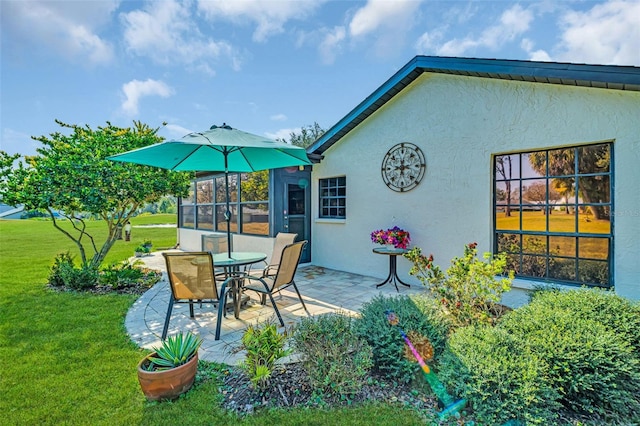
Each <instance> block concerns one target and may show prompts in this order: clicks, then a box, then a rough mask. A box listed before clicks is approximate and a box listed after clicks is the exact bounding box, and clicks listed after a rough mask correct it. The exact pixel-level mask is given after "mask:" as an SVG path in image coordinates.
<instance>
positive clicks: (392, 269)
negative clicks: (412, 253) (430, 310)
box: [373, 247, 411, 292]
mask: <svg viewBox="0 0 640 426" xmlns="http://www.w3.org/2000/svg"><path fill="white" fill-rule="evenodd" d="M407 251H408V250H405V249H401V248H386V247H377V248H374V249H373V252H374V253H375V254H382V255H385V256H389V275H387V278H386V279H385V280H384V281H383V282H381V283H380V284H377V285H376V288H378V287H381V286H383V285H385V284H387V283H393V284H394V285H395V286H396V291H397V292H400V290H399V289H398V283H400V284H402V285H403V286H405V287H411V286H410V285H409V284H407V283H405V282H403V281H402V280H401V279H400V277H399V276H398V270H397V264H398V260H397V259H396V258H397V256H402V255H403V254H405V253H406V252H407Z"/></svg>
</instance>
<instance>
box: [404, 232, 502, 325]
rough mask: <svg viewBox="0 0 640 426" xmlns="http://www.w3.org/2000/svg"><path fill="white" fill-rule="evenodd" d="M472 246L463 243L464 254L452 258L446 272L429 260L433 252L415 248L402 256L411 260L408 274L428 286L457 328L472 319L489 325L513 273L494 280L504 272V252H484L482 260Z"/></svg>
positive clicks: (474, 244) (471, 321) (431, 259)
mask: <svg viewBox="0 0 640 426" xmlns="http://www.w3.org/2000/svg"><path fill="white" fill-rule="evenodd" d="M476 246H477V244H476V243H471V244H467V245H466V246H465V247H464V256H463V257H456V258H454V259H452V260H451V266H450V267H449V268H448V269H447V272H446V274H445V273H444V272H442V270H441V269H440V267H438V266H437V265H435V264H434V263H433V255H430V256H429V257H427V256H425V255H423V254H422V251H421V250H420V248H419V247H415V248H413V249H411V250H409V252H407V253H406V254H405V255H404V256H405V257H406V258H407V259H408V260H409V261H411V262H412V263H413V267H412V268H411V270H410V271H409V274H411V275H415V276H416V277H417V278H418V279H419V280H420V281H421V282H422V284H423V285H425V286H427V287H428V288H429V290H430V291H431V292H432V293H433V294H434V296H435V297H436V298H437V299H438V301H439V302H440V303H441V306H442V309H443V311H444V312H445V313H446V315H447V316H449V317H450V319H451V321H452V323H453V325H455V326H458V327H463V326H466V325H470V324H474V323H476V322H483V323H489V324H493V323H494V322H495V319H496V315H495V312H496V310H495V309H494V307H495V305H496V304H497V303H499V302H500V299H501V297H502V294H503V293H504V292H507V291H509V290H510V289H511V281H512V280H513V276H514V275H513V271H509V273H508V276H507V277H503V278H502V279H496V276H498V275H501V274H503V273H504V272H505V269H506V265H507V260H506V255H505V254H498V255H496V256H493V257H492V255H491V253H485V254H484V259H485V260H486V261H484V262H483V261H482V260H479V259H478V258H477V255H478V250H477V248H476Z"/></svg>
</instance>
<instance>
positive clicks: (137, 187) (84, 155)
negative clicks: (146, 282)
mask: <svg viewBox="0 0 640 426" xmlns="http://www.w3.org/2000/svg"><path fill="white" fill-rule="evenodd" d="M56 123H57V124H58V125H59V126H60V127H61V128H62V129H63V131H66V132H70V133H69V134H65V133H63V132H55V133H51V134H50V135H49V137H47V136H37V137H36V136H34V137H32V138H33V139H34V140H36V141H39V142H40V143H41V144H42V146H41V147H39V148H37V150H36V151H37V155H34V156H26V157H24V158H23V159H22V161H20V156H17V155H13V156H11V155H8V154H7V153H3V152H1V151H0V177H1V179H0V198H2V200H3V202H4V203H6V204H9V205H19V204H22V205H24V208H25V210H40V211H45V212H47V214H48V215H49V217H50V219H51V223H52V225H53V226H54V228H55V229H57V230H58V231H59V232H60V233H61V235H64V236H65V237H66V238H68V239H69V240H71V241H72V242H73V243H74V244H75V246H76V248H77V249H78V252H79V255H80V262H81V265H82V266H83V267H84V266H88V267H90V268H92V269H97V268H98V267H99V266H100V265H101V263H102V261H103V260H104V259H105V257H106V255H107V254H108V252H109V250H110V249H111V247H112V246H113V244H114V243H115V242H116V241H117V240H118V238H120V234H121V232H122V227H123V226H124V224H125V223H126V222H127V221H129V220H130V219H131V217H132V216H133V215H134V214H135V213H136V212H137V211H138V209H139V208H140V207H142V206H143V205H144V204H145V203H149V202H154V201H157V200H159V199H160V198H161V197H162V196H164V195H168V194H172V195H178V196H181V195H186V194H187V192H188V188H189V184H190V180H191V177H192V174H188V173H177V172H171V171H168V170H163V169H158V168H153V167H146V166H140V165H135V164H128V163H121V162H115V161H110V160H108V159H107V157H109V156H111V155H115V154H119V153H122V152H125V151H129V150H132V149H136V148H142V147H145V146H148V145H151V144H154V143H157V142H160V141H161V140H162V138H161V137H160V136H158V135H157V132H158V129H157V128H155V129H154V128H151V127H149V126H148V125H146V124H143V123H141V122H138V121H134V123H133V126H132V127H130V128H121V127H117V126H113V125H112V124H111V123H109V122H107V125H106V126H104V127H98V128H97V129H95V130H94V129H92V128H91V127H89V126H79V125H73V124H66V123H63V122H62V121H59V120H56ZM92 216H96V217H98V218H100V219H101V220H102V221H103V222H102V223H103V224H104V225H105V226H106V229H107V233H106V238H105V239H104V241H103V242H99V241H98V238H97V236H96V234H94V233H91V231H90V229H91V227H89V226H88V224H87V221H88V220H89V219H88V218H90V217H92Z"/></svg>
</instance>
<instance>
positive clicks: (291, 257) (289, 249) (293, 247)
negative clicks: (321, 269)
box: [271, 241, 307, 290]
mask: <svg viewBox="0 0 640 426" xmlns="http://www.w3.org/2000/svg"><path fill="white" fill-rule="evenodd" d="M306 244H307V242H306V241H299V242H297V243H293V244H289V245H288V246H286V247H285V248H284V250H282V258H281V259H280V265H279V266H278V272H277V273H276V275H275V277H273V287H272V288H271V290H275V289H277V288H278V287H281V286H283V285H286V284H289V283H291V282H292V281H293V277H294V276H295V275H296V270H297V269H298V263H299V262H300V257H301V256H302V249H303V248H304V246H305V245H306Z"/></svg>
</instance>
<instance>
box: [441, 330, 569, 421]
mask: <svg viewBox="0 0 640 426" xmlns="http://www.w3.org/2000/svg"><path fill="white" fill-rule="evenodd" d="M547 370H548V365H547V363H546V361H545V359H544V358H543V357H541V356H540V355H539V354H538V353H536V352H535V351H532V350H531V349H530V348H528V347H527V346H526V345H523V344H522V341H521V339H520V338H519V336H513V335H511V334H510V333H509V332H507V331H506V330H504V329H501V328H496V327H490V326H488V325H485V324H478V325H472V326H468V327H462V328H458V329H457V330H456V331H455V332H453V333H452V335H451V337H450V339H449V341H448V344H447V349H446V350H445V351H444V353H443V354H442V357H440V358H439V363H438V377H439V378H440V380H441V381H442V383H443V384H444V385H445V386H446V387H447V388H448V389H450V390H451V392H452V393H453V394H455V395H457V396H458V397H459V398H464V399H466V400H467V407H468V408H470V409H471V410H472V413H471V414H470V417H471V418H473V419H474V420H475V421H476V422H478V424H482V425H485V424H486V425H502V424H506V423H507V422H509V421H513V420H517V421H519V422H521V423H520V424H523V425H524V424H526V425H545V426H546V425H553V424H555V421H556V420H557V418H558V414H557V413H558V409H559V408H560V404H559V403H558V399H559V397H560V395H559V393H558V391H557V390H556V388H555V387H553V386H552V385H551V384H550V383H548V381H547V380H546V379H545V375H546V373H547Z"/></svg>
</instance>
